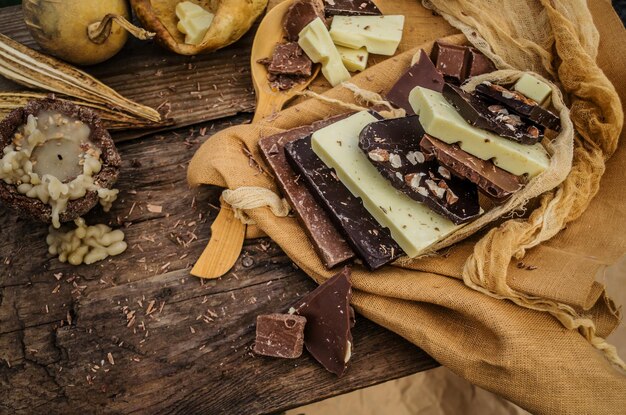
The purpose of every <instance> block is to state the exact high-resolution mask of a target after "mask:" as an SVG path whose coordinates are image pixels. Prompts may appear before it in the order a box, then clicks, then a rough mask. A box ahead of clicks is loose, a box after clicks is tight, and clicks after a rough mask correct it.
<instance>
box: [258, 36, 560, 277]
mask: <svg viewBox="0 0 626 415" xmlns="http://www.w3.org/2000/svg"><path fill="white" fill-rule="evenodd" d="M431 56H432V59H433V60H431V58H430V57H429V56H428V55H427V54H426V53H425V52H424V51H421V53H420V55H419V57H418V59H417V61H416V62H415V64H414V65H413V66H411V67H410V68H409V69H408V70H407V72H406V73H405V74H404V75H403V76H401V77H400V78H399V80H398V81H397V83H396V84H395V85H394V86H393V87H392V88H391V89H390V90H389V91H388V93H387V94H386V97H387V99H388V100H389V101H390V102H392V103H393V104H395V105H397V106H398V107H401V108H404V109H405V110H406V111H407V114H408V115H407V116H406V117H403V118H397V119H389V120H384V119H382V118H381V117H380V116H378V115H377V114H376V113H373V112H370V111H362V112H358V113H354V114H343V115H340V116H337V117H334V118H330V119H327V120H324V121H320V122H318V123H315V124H313V125H311V126H306V127H301V128H298V129H295V130H291V131H288V132H286V133H282V134H279V135H275V136H272V137H267V138H264V139H262V140H261V141H260V147H261V151H262V154H264V155H265V157H266V159H267V161H268V164H269V165H270V167H271V168H272V169H273V170H274V172H275V174H276V178H277V181H278V183H279V185H280V187H281V188H282V191H283V193H284V195H285V197H287V199H288V200H289V201H290V203H291V205H292V206H293V208H294V210H295V211H296V213H297V214H298V216H299V218H300V220H301V221H302V223H303V225H304V226H305V228H306V229H307V231H308V233H309V236H310V239H311V241H312V243H313V245H314V246H315V247H316V248H317V251H318V252H319V254H320V257H321V259H322V261H323V262H324V264H325V265H326V266H327V267H329V268H331V267H333V266H336V265H338V264H340V263H344V262H346V261H350V260H353V259H354V260H360V262H361V263H363V264H364V265H365V266H366V267H367V268H368V269H370V270H375V269H378V268H380V267H381V266H383V265H385V264H388V263H390V262H392V261H394V260H395V259H397V258H398V257H399V256H401V255H404V254H406V255H408V256H409V257H416V256H419V255H422V254H424V253H427V252H428V251H429V249H430V247H431V246H433V245H434V244H436V243H437V242H439V241H441V240H442V239H444V238H446V237H447V236H449V235H450V234H452V233H454V232H455V231H457V230H458V229H459V228H460V227H462V226H464V225H465V224H466V223H468V222H470V221H472V220H475V219H476V218H477V217H478V216H479V215H481V214H482V213H483V212H484V211H485V209H488V208H490V207H492V206H493V204H494V203H502V202H503V201H505V200H507V198H509V197H510V196H511V195H512V194H513V193H515V192H517V191H519V190H520V189H521V188H522V187H523V186H524V184H525V183H526V182H527V181H528V179H530V178H532V177H534V176H536V175H538V174H540V173H541V172H543V171H545V170H546V169H547V168H548V166H549V164H550V158H549V156H548V153H547V152H546V150H545V149H544V147H543V146H542V145H541V140H542V139H543V137H544V133H545V130H546V129H551V130H558V129H559V126H560V120H559V118H558V117H557V116H556V115H554V114H553V113H552V112H550V111H549V110H548V109H546V108H545V106H546V105H547V104H548V102H549V95H550V93H551V89H550V87H549V86H548V85H547V84H545V83H544V82H542V81H541V80H539V79H537V78H536V77H533V76H531V75H529V74H525V75H524V76H522V77H521V78H520V79H519V80H518V81H517V83H515V85H513V86H512V87H511V89H509V88H506V87H505V86H501V85H496V84H492V83H489V82H485V83H482V84H480V85H479V86H478V88H476V90H475V91H473V92H471V93H468V92H465V91H464V90H463V89H461V88H460V87H459V85H461V83H462V82H464V81H465V80H466V79H468V78H470V77H472V76H475V75H477V74H481V73H485V72H486V71H491V70H493V69H494V67H493V64H491V62H490V61H489V60H488V59H487V58H486V57H485V56H484V55H482V54H480V52H478V51H477V50H476V49H474V48H472V47H467V46H458V45H448V44H444V43H436V44H435V47H434V48H433V53H432V55H431ZM481 193H482V194H483V195H484V196H486V197H481V196H480V194H481Z"/></svg>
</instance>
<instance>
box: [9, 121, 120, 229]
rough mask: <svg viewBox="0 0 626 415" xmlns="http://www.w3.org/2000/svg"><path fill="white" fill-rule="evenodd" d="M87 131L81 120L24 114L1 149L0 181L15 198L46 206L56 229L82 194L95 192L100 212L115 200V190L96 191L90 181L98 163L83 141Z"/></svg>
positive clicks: (95, 149) (86, 139)
mask: <svg viewBox="0 0 626 415" xmlns="http://www.w3.org/2000/svg"><path fill="white" fill-rule="evenodd" d="M90 132H91V130H90V128H89V126H88V125H86V124H85V123H83V122H82V121H79V120H76V119H73V118H69V117H67V116H65V115H63V114H60V113H57V112H51V111H42V112H40V113H39V114H37V117H35V116H33V115H29V116H28V118H27V121H26V124H25V125H22V126H20V127H19V128H18V131H17V132H16V133H15V134H14V136H13V140H12V142H11V144H9V145H8V146H6V147H5V148H4V149H3V150H2V155H3V156H2V158H0V179H1V180H4V181H5V182H6V183H8V184H13V185H15V186H16V188H17V191H18V192H19V193H20V194H23V195H26V196H27V197H31V198H35V199H39V200H41V201H42V202H43V203H46V204H48V205H50V207H51V208H52V212H51V216H52V224H53V225H54V227H56V228H58V227H60V226H61V223H60V215H61V213H63V212H64V211H65V209H66V208H67V204H68V202H69V201H70V200H75V199H79V198H81V197H84V196H85V194H87V192H88V191H98V196H99V197H100V203H101V204H102V205H103V206H104V208H105V210H107V209H108V208H110V207H111V204H112V203H113V202H114V201H115V199H116V198H117V193H118V191H117V190H112V189H102V188H101V187H100V186H99V185H98V184H97V183H96V182H95V178H94V177H95V175H96V174H98V173H99V172H100V169H101V168H102V160H101V159H100V156H101V152H100V149H99V148H98V147H96V146H94V145H93V143H92V142H91V141H89V135H90Z"/></svg>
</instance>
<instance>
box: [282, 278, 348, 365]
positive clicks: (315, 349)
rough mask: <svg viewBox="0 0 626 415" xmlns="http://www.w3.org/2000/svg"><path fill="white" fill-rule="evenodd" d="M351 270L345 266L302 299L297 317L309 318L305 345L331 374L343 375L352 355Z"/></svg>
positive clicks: (297, 308) (305, 331)
mask: <svg viewBox="0 0 626 415" xmlns="http://www.w3.org/2000/svg"><path fill="white" fill-rule="evenodd" d="M350 274H351V271H350V268H348V267H344V268H343V269H342V270H341V272H340V273H338V274H337V275H335V276H333V277H332V278H330V279H329V280H327V281H326V282H324V283H323V284H322V285H320V286H319V287H317V288H316V289H315V290H313V291H312V292H310V293H309V294H308V295H306V296H305V297H304V298H303V299H301V300H300V301H299V302H298V303H297V304H296V306H295V307H294V308H295V314H298V315H301V316H304V317H306V321H307V323H306V326H305V328H304V345H305V346H306V349H307V350H308V351H309V353H311V355H313V357H314V358H315V360H317V361H318V362H320V363H321V364H322V366H324V367H325V368H326V370H328V371H329V372H332V373H334V374H336V375H337V376H342V375H343V374H344V373H345V371H346V368H347V366H348V361H349V360H350V357H351V355H352V333H351V332H350V328H351V327H352V326H353V320H352V319H353V318H354V314H353V313H354V312H351V307H350V300H351V299H352V284H351V283H350Z"/></svg>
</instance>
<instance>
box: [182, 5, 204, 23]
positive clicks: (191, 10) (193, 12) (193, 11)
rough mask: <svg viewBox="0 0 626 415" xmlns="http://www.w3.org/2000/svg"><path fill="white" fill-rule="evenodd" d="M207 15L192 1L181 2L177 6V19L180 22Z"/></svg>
mask: <svg viewBox="0 0 626 415" xmlns="http://www.w3.org/2000/svg"><path fill="white" fill-rule="evenodd" d="M205 13H206V10H204V9H203V8H202V7H201V6H199V5H197V4H196V3H192V2H190V1H181V2H180V3H178V4H177V5H176V17H178V18H179V19H180V20H187V19H191V18H193V17H197V16H202V15H203V14H205Z"/></svg>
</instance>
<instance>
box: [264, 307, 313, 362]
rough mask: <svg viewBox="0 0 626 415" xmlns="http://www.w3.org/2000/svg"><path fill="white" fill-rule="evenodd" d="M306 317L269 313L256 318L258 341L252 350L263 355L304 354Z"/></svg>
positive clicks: (286, 357)
mask: <svg viewBox="0 0 626 415" xmlns="http://www.w3.org/2000/svg"><path fill="white" fill-rule="evenodd" d="M305 324H306V317H303V316H296V315H293V314H267V315H262V316H258V317H257V318H256V341H255V342H254V348H253V349H252V351H254V353H256V354H260V355H263V356H272V357H282V358H285V359H295V358H298V357H300V356H301V355H302V345H303V344H304V327H305Z"/></svg>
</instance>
